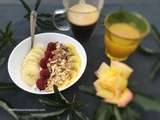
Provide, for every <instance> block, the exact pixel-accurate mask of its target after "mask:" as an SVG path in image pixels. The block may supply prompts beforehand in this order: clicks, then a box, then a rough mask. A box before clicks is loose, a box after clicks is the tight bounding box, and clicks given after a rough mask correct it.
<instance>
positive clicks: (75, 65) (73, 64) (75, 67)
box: [72, 62, 80, 71]
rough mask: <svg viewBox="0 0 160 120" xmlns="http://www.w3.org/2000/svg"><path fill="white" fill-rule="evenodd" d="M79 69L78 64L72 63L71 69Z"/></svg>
mask: <svg viewBox="0 0 160 120" xmlns="http://www.w3.org/2000/svg"><path fill="white" fill-rule="evenodd" d="M79 68H80V64H79V63H77V62H76V63H72V69H73V70H76V71H78V70H79Z"/></svg>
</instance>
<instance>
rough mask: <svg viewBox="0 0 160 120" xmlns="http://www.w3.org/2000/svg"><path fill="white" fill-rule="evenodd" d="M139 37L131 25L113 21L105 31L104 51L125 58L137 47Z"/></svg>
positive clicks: (111, 55) (138, 33)
mask: <svg viewBox="0 0 160 120" xmlns="http://www.w3.org/2000/svg"><path fill="white" fill-rule="evenodd" d="M139 38H140V32H139V31H138V30H137V29H136V28H135V27H133V26H132V25H130V24H127V23H114V24H112V25H111V26H110V27H109V28H108V31H106V33H105V40H104V42H105V53H106V54H107V55H108V56H110V57H111V58H112V57H113V58H114V57H115V58H121V59H124V60H125V59H127V57H128V56H129V55H130V54H131V53H132V52H133V51H134V50H135V49H136V48H137V46H138V44H139V42H140V40H138V39H139Z"/></svg>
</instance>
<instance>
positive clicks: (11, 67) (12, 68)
mask: <svg viewBox="0 0 160 120" xmlns="http://www.w3.org/2000/svg"><path fill="white" fill-rule="evenodd" d="M49 42H60V43H63V44H72V45H74V46H75V48H76V50H77V52H78V54H79V55H80V58H81V67H80V71H79V73H78V75H77V77H76V78H75V80H73V82H71V83H70V84H69V85H68V86H66V87H65V88H62V89H60V91H62V90H65V89H67V88H69V87H71V86H72V85H73V84H75V83H76V82H77V81H78V80H79V79H80V77H81V76H82V74H83V73H84V71H85V68H86V65H87V56H86V52H85V50H84V48H83V47H82V45H81V44H80V43H79V42H78V41H77V40H75V39H74V38H72V37H69V36H67V35H64V34H60V33H41V34H37V35H35V43H34V45H36V44H37V43H41V44H44V45H45V46H47V44H48V43H49ZM30 44H31V38H30V37H28V38H26V39H25V40H23V41H22V42H20V43H19V44H18V45H17V46H16V47H15V48H14V50H13V51H12V53H11V55H10V57H9V61H8V72H9V75H10V77H11V79H12V81H13V82H14V83H15V84H16V85H17V86H18V87H20V88H21V89H23V90H25V91H27V92H30V93H34V94H52V93H54V91H53V92H45V91H40V90H38V89H36V86H34V87H30V86H28V85H27V84H26V83H25V82H24V81H23V80H22V77H21V71H20V70H21V64H22V62H23V60H24V57H25V56H26V55H27V53H28V52H29V50H30Z"/></svg>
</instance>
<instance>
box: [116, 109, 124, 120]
mask: <svg viewBox="0 0 160 120" xmlns="http://www.w3.org/2000/svg"><path fill="white" fill-rule="evenodd" d="M114 114H115V118H116V120H123V119H122V117H121V114H120V112H119V109H118V108H117V107H116V106H115V107H114Z"/></svg>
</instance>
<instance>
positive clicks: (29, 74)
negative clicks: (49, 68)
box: [22, 65, 39, 86]
mask: <svg viewBox="0 0 160 120" xmlns="http://www.w3.org/2000/svg"><path fill="white" fill-rule="evenodd" d="M38 77H39V69H38V68H37V67H36V66H32V65H28V66H27V67H25V68H24V69H23V70H22V78H23V80H24V81H25V82H26V83H27V84H28V85H30V86H33V85H35V84H36V80H37V79H38Z"/></svg>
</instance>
